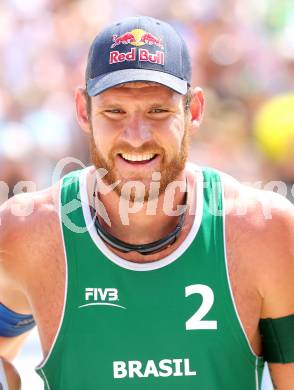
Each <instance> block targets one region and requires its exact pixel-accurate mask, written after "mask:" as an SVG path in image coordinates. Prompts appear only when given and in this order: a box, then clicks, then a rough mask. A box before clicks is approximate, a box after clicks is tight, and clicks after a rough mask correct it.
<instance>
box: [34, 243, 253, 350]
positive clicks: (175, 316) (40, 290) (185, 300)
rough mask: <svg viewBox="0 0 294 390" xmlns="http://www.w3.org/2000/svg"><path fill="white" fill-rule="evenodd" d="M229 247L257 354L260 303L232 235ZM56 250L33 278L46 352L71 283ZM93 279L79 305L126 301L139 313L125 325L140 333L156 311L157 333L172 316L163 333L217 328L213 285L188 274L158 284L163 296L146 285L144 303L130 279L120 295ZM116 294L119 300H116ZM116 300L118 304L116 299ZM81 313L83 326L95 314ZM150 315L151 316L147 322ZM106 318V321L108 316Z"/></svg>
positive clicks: (240, 307) (238, 299) (236, 290)
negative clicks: (179, 322)
mask: <svg viewBox="0 0 294 390" xmlns="http://www.w3.org/2000/svg"><path fill="white" fill-rule="evenodd" d="M226 244H227V257H228V272H229V275H230V282H231V288H232V294H233V297H234V301H235V304H236V309H237V312H238V315H239V317H240V320H241V323H242V325H243V327H244V330H245V332H246V335H247V337H248V339H249V341H250V344H251V346H252V348H253V350H254V351H255V352H256V353H257V354H259V353H260V340H259V335H258V321H259V312H260V300H259V297H258V296H257V295H256V293H255V290H254V288H253V286H252V280H251V279H250V274H249V273H248V272H246V269H244V265H242V264H240V262H238V246H237V247H236V246H235V245H236V244H235V243H234V242H232V241H230V237H229V239H228V240H227V243H226ZM54 247H55V252H54V254H53V256H52V254H51V253H48V254H45V255H44V256H43V258H42V261H43V262H44V265H45V266H44V267H43V268H42V270H41V272H39V273H38V278H35V282H34V284H33V288H32V291H31V300H32V303H33V308H34V315H35V318H36V320H37V323H38V326H39V333H40V339H41V343H42V347H43V350H44V353H45V354H47V353H48V351H49V350H50V347H51V345H52V343H53V341H54V338H55V335H56V333H57V331H58V328H59V324H60V320H61V318H62V317H63V302H64V293H65V287H66V283H67V281H66V267H65V259H64V249H63V246H62V245H61V244H60V245H59V244H58V243H57V244H56V243H55V245H54ZM139 274H140V273H139ZM93 278H94V279H93V281H91V278H90V280H89V282H86V284H87V283H88V284H89V286H87V285H86V284H85V286H83V285H81V286H80V287H81V288H80V296H77V302H76V303H77V306H82V305H88V304H91V303H94V302H95V299H96V300H99V301H101V300H102V301H103V300H104V302H106V303H107V302H108V303H110V304H113V305H119V306H122V307H126V305H127V304H126V302H128V305H134V310H133V312H135V313H136V315H135V316H134V317H133V318H129V317H123V318H125V323H124V326H128V324H137V326H138V329H140V324H144V321H146V320H147V319H148V316H150V313H152V316H153V318H152V323H153V324H154V329H156V328H157V329H158V327H160V325H162V326H165V327H167V322H166V320H167V318H166V317H168V316H170V317H169V318H168V324H169V325H168V329H162V332H164V331H167V332H170V333H171V334H172V333H173V326H175V328H177V327H176V323H177V321H181V324H178V328H181V329H186V330H187V329H188V328H189V327H192V328H193V327H195V326H196V327H197V326H198V327H201V326H203V319H204V317H205V320H206V322H207V323H206V325H204V326H208V327H212V328H213V327H214V326H216V323H217V320H218V318H217V317H218V315H217V312H215V311H214V310H213V309H214V307H215V306H216V304H217V301H216V302H214V298H215V297H214V295H213V293H214V291H213V286H209V284H210V282H209V281H208V282H207V281H203V280H202V278H201V277H200V276H199V277H197V276H195V278H194V279H193V278H192V279H191V278H190V276H187V277H186V279H185V276H184V277H183V278H182V280H183V282H182V283H179V284H178V285H173V286H170V285H169V284H168V283H167V284H166V285H164V284H160V283H157V284H156V285H157V287H156V288H158V286H160V288H161V290H162V291H164V296H163V295H162V293H161V292H160V291H158V292H156V291H153V290H152V285H150V294H149V295H148V291H147V290H146V286H145V287H144V288H145V290H144V291H143V290H142V291H143V293H142V296H146V298H145V299H146V300H145V301H144V302H142V300H140V299H139V300H138V299H137V300H136V299H134V298H136V296H138V295H137V293H139V291H134V290H129V289H128V287H129V286H128V284H129V282H128V281H127V280H126V281H124V282H123V284H122V291H116V290H115V289H113V287H114V286H113V282H112V280H111V279H110V280H109V283H110V284H109V286H108V285H107V283H108V281H107V280H106V281H105V280H104V284H102V285H101V286H102V287H103V288H102V287H101V288H96V289H94V286H97V283H96V284H95V282H94V280H95V275H93ZM175 284H176V283H175ZM142 285H143V283H141V285H140V282H139V283H138V287H137V290H140V288H142ZM189 286H190V287H189ZM201 286H202V287H201ZM87 287H89V288H92V290H91V291H90V290H89V291H88V299H87V301H85V296H86V295H85V294H86V291H85V290H86V288H87ZM134 288H135V286H134ZM124 290H125V291H131V294H129V296H128V297H127V299H126V297H125V296H124ZM151 290H152V293H151ZM118 294H119V295H120V296H118ZM157 294H158V296H160V297H161V298H160V299H159V300H158V301H156V299H155V298H154V297H156V295H157ZM148 296H149V297H151V300H150V299H149V300H148ZM124 298H125V302H124ZM118 299H119V300H120V301H118ZM132 300H133V301H132ZM177 300H179V301H177ZM148 305H150V310H148ZM143 307H144V308H145V309H144V310H143V309H142V308H143ZM166 307H169V308H170V309H169V310H167V311H166V312H165V320H164V321H162V312H163V311H164V310H165V308H166ZM176 307H181V308H183V307H184V309H183V310H182V309H181V314H180V315H179V313H177V312H176V310H175V308H176ZM146 308H147V310H146ZM103 310H105V307H103ZM117 311H118V312H119V315H122V316H124V313H125V312H126V311H125V309H124V308H117ZM81 312H82V314H81V322H80V324H82V323H83V318H84V320H85V319H87V316H88V315H90V316H91V313H93V312H90V311H86V310H84V311H81ZM129 312H130V311H129ZM87 313H89V314H87ZM107 313H108V312H107ZM166 313H167V314H166ZM146 315H147V318H145V316H146ZM84 316H85V317H84ZM104 318H106V319H107V315H106V316H105V317H104ZM114 318H115V317H114ZM144 318H145V320H144ZM92 320H93V319H91V318H90V321H88V323H91V322H92V323H95V322H96V321H92ZM149 320H150V318H149ZM121 321H122V320H121ZM116 323H117V322H116V321H114V322H113V320H111V318H108V322H107V324H105V326H106V325H107V326H108V327H111V326H113V327H115V326H116ZM122 323H123V322H122ZM173 324H175V325H173ZM89 331H90V332H91V329H89Z"/></svg>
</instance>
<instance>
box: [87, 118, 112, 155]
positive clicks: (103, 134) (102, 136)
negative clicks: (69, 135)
mask: <svg viewBox="0 0 294 390" xmlns="http://www.w3.org/2000/svg"><path fill="white" fill-rule="evenodd" d="M92 137H93V140H94V142H95V145H96V148H97V150H99V152H100V153H101V154H102V155H104V156H107V154H108V152H109V150H110V149H111V146H112V145H113V143H114V137H115V134H114V132H113V131H112V130H111V129H108V128H105V127H103V126H102V125H101V124H97V123H93V127H92Z"/></svg>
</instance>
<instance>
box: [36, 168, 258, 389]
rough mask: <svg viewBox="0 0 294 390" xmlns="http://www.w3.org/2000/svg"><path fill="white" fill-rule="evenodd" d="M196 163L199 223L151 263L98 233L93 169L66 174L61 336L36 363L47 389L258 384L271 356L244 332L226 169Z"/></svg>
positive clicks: (62, 202) (240, 386)
mask: <svg viewBox="0 0 294 390" xmlns="http://www.w3.org/2000/svg"><path fill="white" fill-rule="evenodd" d="M195 170H196V175H197V202H196V211H195V217H194V222H193V225H192V228H191V230H190V232H189V233H188V235H187V237H186V238H185V240H184V241H183V242H182V243H181V244H180V245H179V246H178V248H177V249H176V250H175V251H174V252H173V253H172V254H170V255H168V256H166V257H165V258H163V259H161V260H159V261H156V262H151V263H134V262H129V261H126V260H124V259H122V258H121V257H119V256H117V255H116V254H114V253H113V252H112V251H111V250H110V249H109V247H107V246H106V244H105V243H104V242H103V241H102V240H101V239H100V237H99V236H98V234H97V232H96V230H95V226H94V224H93V221H92V219H91V213H90V209H89V204H88V198H87V189H86V188H87V187H86V175H87V172H88V168H86V169H83V170H80V171H75V172H71V173H70V174H68V175H66V176H65V177H64V178H63V183H62V187H61V195H60V218H61V222H62V223H61V226H62V233H63V240H64V248H65V254H66V264H67V277H66V281H67V283H66V295H65V303H64V312H63V316H62V319H61V323H60V326H59V330H58V333H57V336H56V338H55V341H54V343H53V346H52V348H51V350H50V352H49V354H48V356H47V358H46V359H45V361H44V362H43V363H42V365H40V366H39V367H37V369H36V370H37V372H38V373H39V375H40V376H41V377H42V378H43V380H44V383H45V389H46V390H49V389H50V390H81V389H86V390H114V389H120V390H141V389H142V390H143V389H146V390H147V389H148V390H167V389H168V390H192V389H195V390H196V389H197V390H235V389H238V390H258V389H260V382H261V375H262V371H263V366H264V363H263V360H262V359H261V358H258V357H257V356H256V355H255V354H254V353H253V351H252V349H251V347H250V345H249V342H248V340H247V338H246V335H245V333H244V330H243V328H242V324H241V322H240V320H239V317H238V314H237V312H236V308H235V303H234V300H233V296H232V292H231V286H230V281H229V277H228V270H227V263H226V251H225V238H224V216H223V212H222V211H223V191H222V182H221V176H220V175H219V173H218V172H216V171H214V170H211V169H206V168H205V169H200V168H199V167H195ZM212 199H214V202H212ZM214 203H216V205H217V207H212V205H213V204H214Z"/></svg>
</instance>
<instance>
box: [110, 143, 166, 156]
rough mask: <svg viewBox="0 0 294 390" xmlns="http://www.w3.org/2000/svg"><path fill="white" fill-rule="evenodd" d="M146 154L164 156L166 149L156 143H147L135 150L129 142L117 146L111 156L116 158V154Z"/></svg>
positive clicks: (112, 150)
mask: <svg viewBox="0 0 294 390" xmlns="http://www.w3.org/2000/svg"><path fill="white" fill-rule="evenodd" d="M121 153H124V154H132V153H135V154H144V153H146V154H147V153H152V154H161V155H163V154H164V149H163V148H162V147H160V146H158V145H157V144H155V143H154V142H146V143H145V144H143V145H141V146H140V147H138V148H134V147H133V146H131V145H129V144H128V143H127V142H122V143H120V144H118V145H115V146H113V147H112V148H111V150H110V155H111V156H115V155H116V154H121Z"/></svg>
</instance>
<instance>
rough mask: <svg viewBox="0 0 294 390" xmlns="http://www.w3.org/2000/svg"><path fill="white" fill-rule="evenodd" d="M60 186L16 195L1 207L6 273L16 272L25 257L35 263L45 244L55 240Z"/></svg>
mask: <svg viewBox="0 0 294 390" xmlns="http://www.w3.org/2000/svg"><path fill="white" fill-rule="evenodd" d="M59 186H60V183H59V182H58V183H57V184H55V185H53V186H51V187H49V188H47V189H45V190H42V191H38V192H31V193H23V194H19V195H16V196H14V197H13V198H11V199H9V200H8V201H6V202H5V203H4V204H2V205H1V206H0V262H1V264H2V266H3V263H5V270H8V271H9V270H10V268H12V269H14V266H15V265H16V264H17V265H18V264H20V263H21V261H22V259H25V258H26V257H30V259H33V258H34V255H35V254H37V253H38V252H39V250H40V248H41V247H44V246H46V242H47V243H49V242H50V241H51V240H54V238H55V236H56V234H57V230H58V229H56V227H57V226H58V224H59V218H58V207H59V200H58V198H59V196H58V194H59ZM27 255H29V256H27Z"/></svg>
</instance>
